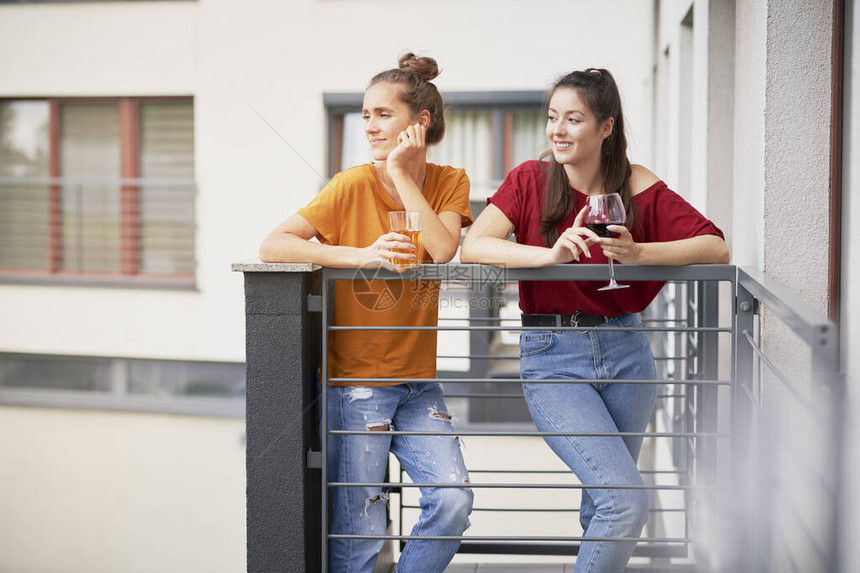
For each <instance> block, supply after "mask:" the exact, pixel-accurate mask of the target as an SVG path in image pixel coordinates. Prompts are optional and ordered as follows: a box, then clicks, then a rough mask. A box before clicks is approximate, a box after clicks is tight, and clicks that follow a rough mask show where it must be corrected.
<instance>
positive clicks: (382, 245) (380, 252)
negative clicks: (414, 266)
mask: <svg viewBox="0 0 860 573" xmlns="http://www.w3.org/2000/svg"><path fill="white" fill-rule="evenodd" d="M394 249H402V250H406V251H409V252H406V253H402V252H397V251H395V250H394ZM416 250H417V247H416V246H415V245H413V244H412V243H411V242H410V241H409V237H407V236H406V235H403V234H401V233H385V234H384V235H380V236H379V238H378V239H376V241H374V242H373V244H372V245H370V246H367V247H364V248H363V249H359V253H360V260H359V264H358V266H359V267H385V268H386V269H388V270H390V271H394V272H398V273H402V272H403V271H405V270H406V269H407V268H409V267H405V266H395V265H394V264H392V262H391V261H392V260H393V259H397V260H400V261H406V262H414V261H415V260H416V259H417V254H416Z"/></svg>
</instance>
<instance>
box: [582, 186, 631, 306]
mask: <svg viewBox="0 0 860 573" xmlns="http://www.w3.org/2000/svg"><path fill="white" fill-rule="evenodd" d="M586 202H587V204H588V212H587V213H586V214H585V221H584V222H585V226H586V227H588V228H589V229H591V230H592V231H594V232H595V233H597V235H598V236H600V237H617V236H618V233H613V232H612V231H610V230H608V229H607V228H606V226H607V225H623V224H624V223H625V222H626V221H627V212H626V211H625V209H624V203H622V201H621V196H620V195H619V194H618V193H607V194H605V195H589V196H588V199H587V201H586ZM629 286H630V285H620V284H618V283H617V282H615V266H614V265H613V261H612V259H611V258H610V259H609V284H608V285H606V286H605V287H601V288H599V289H597V290H612V289H617V288H627V287H629Z"/></svg>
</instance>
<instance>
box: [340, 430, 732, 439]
mask: <svg viewBox="0 0 860 573" xmlns="http://www.w3.org/2000/svg"><path fill="white" fill-rule="evenodd" d="M326 433H327V434H328V435H330V436H453V435H457V436H519V437H523V436H579V437H584V438H615V437H631V438H634V437H635V438H646V437H647V438H728V437H730V436H729V434H718V433H713V432H527V431H520V432H512V431H508V430H474V431H473V430H465V431H462V432H461V431H455V432H454V434H451V433H450V432H420V431H405V430H385V431H377V430H328V431H327V432H326Z"/></svg>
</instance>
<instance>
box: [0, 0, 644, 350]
mask: <svg viewBox="0 0 860 573" xmlns="http://www.w3.org/2000/svg"><path fill="white" fill-rule="evenodd" d="M0 11H2V12H0V54H15V57H14V58H9V57H5V58H3V60H4V62H3V65H4V73H3V74H2V77H0V96H67V95H92V96H101V95H168V94H169V95H174V94H181V95H193V96H194V98H195V122H196V127H195V132H196V139H195V145H196V171H197V184H198V203H197V221H198V227H199V228H198V233H197V258H198V264H199V267H198V284H199V288H200V292H197V293H183V292H157V291H140V290H133V289H119V290H117V289H90V288H75V289H72V288H54V287H45V288H35V287H13V286H0V293H2V300H3V302H2V303H0V324H3V325H4V326H3V328H2V329H0V350H4V351H21V352H35V353H38V352H45V353H66V354H98V355H118V356H127V357H149V358H166V359H169V358H176V359H199V360H231V361H241V360H243V356H244V349H243V344H244V339H243V320H244V319H243V313H242V300H243V299H242V280H241V276H239V275H232V274H231V273H230V272H229V265H230V263H231V262H234V261H236V260H242V259H246V258H249V257H253V256H255V255H256V252H257V247H258V245H259V242H260V240H261V239H262V238H263V237H264V236H265V234H266V233H268V231H269V230H270V229H271V228H273V227H274V226H275V225H276V224H277V223H278V222H279V221H280V220H281V219H283V218H284V217H286V216H287V215H289V214H290V213H292V212H293V211H295V210H296V209H297V208H299V207H301V206H302V205H304V204H305V203H306V202H307V201H309V200H310V199H311V198H312V197H313V195H314V194H315V193H316V192H317V191H318V189H319V188H320V186H321V185H322V180H321V178H320V177H319V176H318V175H317V174H318V173H324V169H325V150H326V140H325V125H324V108H323V105H322V93H323V92H333V91H350V92H356V91H362V90H363V88H364V86H365V85H366V83H367V81H368V79H369V78H370V77H371V76H372V75H373V74H375V73H376V72H378V71H380V70H382V69H385V68H387V67H390V66H392V65H394V64H395V63H396V59H397V57H398V55H399V54H400V53H402V52H403V51H406V50H407V49H411V50H415V51H419V52H424V53H427V54H429V55H432V56H433V57H435V58H437V59H438V61H439V63H440V64H441V67H442V68H443V72H442V75H441V76H440V78H439V79H438V80H437V84H438V85H439V87H440V89H442V90H443V91H445V90H506V89H544V88H546V87H548V86H549V85H550V84H551V83H552V81H553V80H554V79H555V78H556V77H557V76H558V75H560V74H562V73H564V72H567V71H571V70H573V69H578V68H583V67H587V66H603V67H607V68H609V69H610V70H611V71H613V73H614V74H615V75H616V78H617V79H618V82H619V85H620V88H621V90H622V95H623V97H624V104H625V111H626V115H627V117H628V125H629V128H628V129H629V132H630V134H629V135H630V140H631V155H632V157H633V159H634V160H637V161H644V162H645V163H648V160H649V159H650V157H651V149H650V142H651V135H650V129H651V124H650V121H651V120H650V115H651V114H650V110H651V85H650V81H651V77H650V76H651V73H650V72H651V45H652V34H653V31H652V29H653V25H652V23H651V22H652V19H651V18H652V16H651V11H652V7H651V6H650V3H647V2H640V1H638V0H626V1H619V2H612V3H609V4H607V3H604V2H600V1H597V0H582V1H579V2H572V3H571V2H553V1H542V2H535V3H533V4H531V5H529V7H528V8H527V9H524V8H523V7H522V6H521V5H519V4H517V3H515V2H509V3H508V4H506V5H505V4H501V5H500V4H498V3H495V4H492V5H488V4H487V3H486V2H482V1H473V2H463V1H455V0H447V1H445V2H440V3H435V4H434V5H433V7H432V9H429V8H428V6H427V5H425V4H423V3H417V2H400V3H392V2H387V1H376V2H361V3H355V2H349V1H345V0H326V1H321V0H302V1H293V2H280V1H274V0H270V1H261V2H253V3H237V2H230V1H227V0H201V1H200V2H153V3H147V2H134V3H122V4H104V3H92V4H89V3H82V4H77V3H75V4H69V5H51V6H43V5H12V6H3V7H2V8H0ZM608 23H611V25H608ZM34 38H37V39H38V41H34ZM22 46H30V47H31V49H22ZM257 113H259V114H260V115H262V116H263V118H265V120H266V121H268V122H269V123H271V125H272V126H273V127H274V128H275V130H277V132H278V134H280V136H282V137H283V138H284V139H286V141H287V142H289V144H290V145H291V146H292V147H293V148H294V149H295V152H294V151H293V150H291V149H290V148H289V147H288V146H287V144H285V143H284V141H282V140H281V139H280V137H279V135H278V134H276V133H275V132H273V130H272V129H271V128H270V127H269V126H267V125H266V123H265V122H264V121H263V120H262V119H261V118H260V117H259V116H258V115H257ZM46 325H50V328H46ZM72 332H74V333H75V335H74V336H70V335H69V333H72Z"/></svg>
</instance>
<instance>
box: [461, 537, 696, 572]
mask: <svg viewBox="0 0 860 573" xmlns="http://www.w3.org/2000/svg"><path fill="white" fill-rule="evenodd" d="M471 539H472V538H471V537H467V538H466V539H464V540H463V542H462V543H461V544H460V547H459V549H457V553H469V554H473V555H474V554H496V555H577V554H578V553H579V544H578V543H516V542H507V543H486V542H480V541H471ZM640 541H641V539H640ZM691 542H692V541H691ZM686 545H687V544H684V545H680V544H665V545H660V544H657V543H654V542H651V543H637V544H636V548H635V549H634V550H633V555H634V556H635V557H651V558H669V557H682V558H683V557H687V556H688V555H687V554H688V548H687V547H686ZM655 571H656V570H655ZM671 571H673V572H675V573H694V571H693V570H692V569H688V568H683V566H682V565H681V564H673V565H672V566H671Z"/></svg>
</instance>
